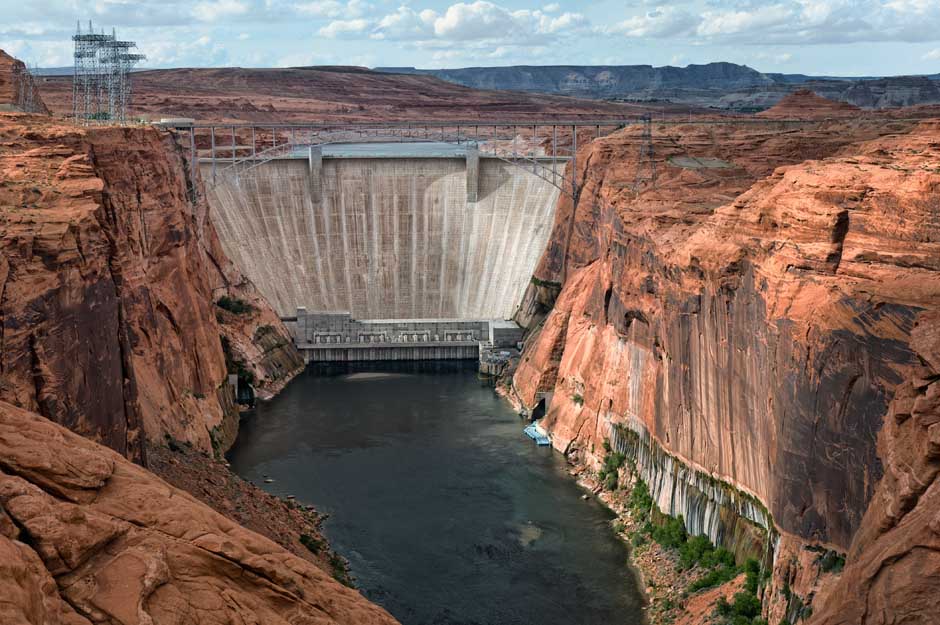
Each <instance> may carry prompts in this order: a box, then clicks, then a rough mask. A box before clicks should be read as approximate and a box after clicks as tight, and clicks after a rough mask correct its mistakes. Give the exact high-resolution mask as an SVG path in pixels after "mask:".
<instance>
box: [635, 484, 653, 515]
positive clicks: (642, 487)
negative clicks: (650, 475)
mask: <svg viewBox="0 0 940 625" xmlns="http://www.w3.org/2000/svg"><path fill="white" fill-rule="evenodd" d="M629 505H630V509H631V510H632V511H633V512H634V513H635V514H637V515H638V516H639V517H640V518H641V519H645V518H646V517H647V515H649V511H650V508H651V507H652V506H653V498H652V497H650V489H649V487H648V486H647V485H646V482H644V481H643V480H637V481H636V486H634V487H633V492H632V493H630V502H629Z"/></svg>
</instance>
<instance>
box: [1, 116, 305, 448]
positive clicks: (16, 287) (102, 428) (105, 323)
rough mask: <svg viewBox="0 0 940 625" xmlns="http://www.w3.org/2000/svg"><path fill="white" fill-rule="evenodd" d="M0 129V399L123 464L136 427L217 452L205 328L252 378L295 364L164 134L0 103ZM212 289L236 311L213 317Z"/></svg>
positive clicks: (221, 357)
mask: <svg viewBox="0 0 940 625" xmlns="http://www.w3.org/2000/svg"><path fill="white" fill-rule="evenodd" d="M0 140H2V144H0V179H2V186H0V322H2V323H0V400H4V401H7V402H10V403H12V404H14V405H17V406H20V407H22V408H25V409H27V410H31V411H35V412H38V413H39V414H42V415H43V416H46V417H48V418H50V419H52V420H53V421H56V422H57V423H60V424H62V425H65V426H66V427H68V428H69V429H71V430H73V431H75V432H78V433H80V434H83V435H85V436H88V437H90V438H92V439H94V440H97V441H99V442H102V443H104V444H105V445H107V446H109V447H111V448H112V449H115V450H117V451H118V452H120V453H122V454H125V455H126V456H128V457H130V458H133V459H135V460H138V461H140V460H143V454H144V446H143V445H142V437H143V436H146V437H148V438H149V439H151V440H163V438H164V437H166V436H169V437H172V438H174V439H179V440H183V441H189V442H192V443H194V444H195V445H197V446H198V447H199V448H201V449H205V450H211V449H212V448H213V447H215V448H216V449H224V448H226V447H227V446H228V445H229V444H231V442H232V440H234V436H235V432H236V430H237V410H236V409H235V405H234V398H233V394H232V391H231V387H229V386H228V384H227V374H228V369H231V366H229V367H227V366H226V354H225V352H224V351H223V346H222V341H221V340H220V335H221V334H223V333H224V334H225V335H226V336H227V337H229V339H228V341H227V342H228V344H229V348H230V352H231V353H230V354H229V360H230V361H232V360H233V359H234V360H237V361H238V362H240V363H242V369H244V370H250V371H252V372H253V377H254V379H255V380H256V382H257V383H258V384H260V385H261V386H264V385H266V384H268V385H277V384H282V383H283V382H284V380H285V379H288V378H289V377H290V376H291V375H292V374H293V373H295V372H296V371H297V370H298V369H299V367H300V366H301V362H300V359H299V356H298V354H297V352H296V350H294V348H293V346H292V345H291V344H290V342H289V341H287V339H286V337H287V332H286V330H285V328H284V327H283V325H282V324H281V322H280V321H279V319H278V318H277V316H276V315H275V314H274V313H273V311H271V309H270V307H268V306H267V304H266V303H264V302H263V301H262V300H261V298H260V296H258V295H257V293H256V291H255V290H254V287H253V286H252V285H251V284H250V283H248V282H247V280H245V279H244V278H243V277H242V276H241V274H240V273H239V272H238V271H237V270H236V269H235V268H234V266H233V265H232V264H231V263H230V262H229V261H228V260H227V258H226V257H225V255H224V253H223V252H222V250H221V246H220V244H219V241H218V238H217V236H216V233H215V229H214V227H213V226H212V222H211V221H210V219H209V215H208V208H207V205H206V204H205V202H203V201H198V202H193V201H192V200H191V191H190V188H189V187H190V185H191V184H192V183H193V181H190V180H188V177H187V171H188V170H187V167H186V164H185V162H184V160H183V157H182V155H181V153H180V152H179V150H178V148H177V146H176V144H175V143H174V142H173V141H172V139H171V137H170V136H169V135H168V134H166V133H162V132H158V131H156V130H153V129H145V128H94V129H80V128H77V127H74V126H63V125H56V124H55V123H53V122H51V121H49V120H48V119H47V118H41V117H37V116H26V115H16V114H7V115H2V116H0ZM223 295H228V296H230V297H235V298H240V299H243V300H246V301H248V302H251V304H252V311H251V313H250V314H247V315H242V316H240V317H239V318H238V319H235V320H232V319H227V318H226V317H225V316H224V315H220V316H219V320H217V319H216V317H217V313H219V310H218V307H217V306H216V305H215V303H214V302H215V301H217V300H218V299H219V298H220V297H222V296H223ZM220 321H221V322H222V323H220ZM262 327H263V328H265V330H264V331H261V332H260V333H259V330H260V329H261V328H262ZM230 364H231V363H230Z"/></svg>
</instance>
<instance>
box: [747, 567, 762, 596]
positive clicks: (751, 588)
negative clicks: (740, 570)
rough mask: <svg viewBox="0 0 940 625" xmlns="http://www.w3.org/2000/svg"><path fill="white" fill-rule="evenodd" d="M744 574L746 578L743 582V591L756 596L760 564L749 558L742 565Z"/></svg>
mask: <svg viewBox="0 0 940 625" xmlns="http://www.w3.org/2000/svg"><path fill="white" fill-rule="evenodd" d="M744 573H745V575H746V576H747V579H746V581H745V582H744V589H745V590H747V591H748V592H749V593H751V594H752V595H756V594H757V587H758V586H759V585H760V562H758V561H757V560H755V559H754V558H749V559H748V561H747V562H745V563H744Z"/></svg>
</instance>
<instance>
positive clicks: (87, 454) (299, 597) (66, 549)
mask: <svg viewBox="0 0 940 625" xmlns="http://www.w3.org/2000/svg"><path fill="white" fill-rule="evenodd" d="M0 587H2V588H3V599H2V600H0V622H3V623H5V624H10V625H13V624H17V625H19V624H24V625H26V624H28V625H60V624H67V625H90V624H91V623H114V624H121V625H134V624H139V623H178V624H180V625H197V624H198V625H215V624H218V625H223V624H230V623H264V624H265V625H287V624H288V623H292V624H298V623H305V624H307V623H309V624H314V623H316V624H323V625H328V624H338V623H347V624H350V625H353V624H355V625H366V624H371V625H379V624H388V625H391V624H393V623H395V622H396V621H395V620H394V619H393V618H392V617H391V616H390V615H389V614H388V613H387V612H385V610H383V609H381V608H379V607H377V606H375V605H373V604H371V603H369V602H368V601H366V600H365V599H364V598H363V597H362V596H361V595H360V594H359V593H358V592H356V591H355V590H353V589H351V588H347V587H345V586H343V585H342V584H340V583H339V582H337V581H335V580H334V579H333V578H332V577H330V575H329V573H327V572H325V571H323V570H322V569H321V568H319V567H317V566H315V565H313V564H312V563H310V562H308V561H306V560H304V559H301V558H299V557H297V556H295V555H293V554H291V553H289V552H288V551H286V550H285V549H284V548H282V547H281V546H279V545H277V544H276V543H274V542H273V541H271V540H268V539H267V538H263V537H262V536H259V535H258V534H255V533H254V532H251V531H248V530H246V529H245V528H243V527H241V526H239V525H237V524H236V523H233V522H232V521H230V520H229V519H227V518H226V517H224V516H222V515H221V514H218V513H216V512H213V511H212V510H211V509H209V508H208V507H206V506H205V505H203V504H201V503H199V502H198V501H196V500H195V499H193V498H192V497H190V496H189V495H188V494H187V493H184V492H183V491H180V490H177V489H175V488H173V487H172V486H170V485H169V484H167V483H165V482H163V481H161V480H160V479H159V478H157V477H155V476H154V475H153V474H151V473H149V472H148V471H146V470H145V469H143V468H141V467H139V466H136V465H134V464H132V463H131V462H129V461H127V460H126V459H124V458H123V457H122V456H121V455H119V454H117V453H115V452H113V451H111V450H109V449H106V448H104V447H102V446H100V445H97V444H95V443H93V442H92V441H89V440H87V439H85V438H82V437H80V436H78V435H76V434H74V433H72V432H69V431H68V430H66V429H65V428H62V427H60V426H57V425H55V424H54V423H52V422H50V421H48V420H47V419H45V418H43V417H40V416H39V415H36V414H33V413H30V412H27V411H25V410H21V409H19V408H16V407H14V406H12V405H10V404H7V403H5V402H0Z"/></svg>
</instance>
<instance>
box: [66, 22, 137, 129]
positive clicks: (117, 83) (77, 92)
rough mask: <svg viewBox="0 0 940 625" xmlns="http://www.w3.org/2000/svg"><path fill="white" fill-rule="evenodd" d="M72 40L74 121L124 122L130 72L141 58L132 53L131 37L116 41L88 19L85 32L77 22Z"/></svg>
mask: <svg viewBox="0 0 940 625" xmlns="http://www.w3.org/2000/svg"><path fill="white" fill-rule="evenodd" d="M72 41H74V42H75V54H74V57H75V71H74V75H73V78H72V116H73V117H74V118H75V120H76V121H79V122H83V123H88V122H90V121H114V122H119V123H120V122H124V121H126V119H127V107H128V104H129V103H130V93H131V81H130V72H131V70H132V69H133V67H134V66H135V65H136V64H137V63H138V62H140V61H143V60H144V59H145V58H147V57H145V56H144V55H142V54H133V53H131V50H132V49H134V48H136V47H137V44H136V43H134V42H133V41H120V40H118V38H117V35H116V34H115V32H114V30H112V31H111V34H110V35H106V34H105V33H104V31H102V32H100V33H96V32H95V30H94V27H93V26H92V23H91V22H90V21H89V22H88V32H82V25H81V23H79V24H78V29H77V30H76V33H75V35H74V36H73V37H72Z"/></svg>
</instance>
